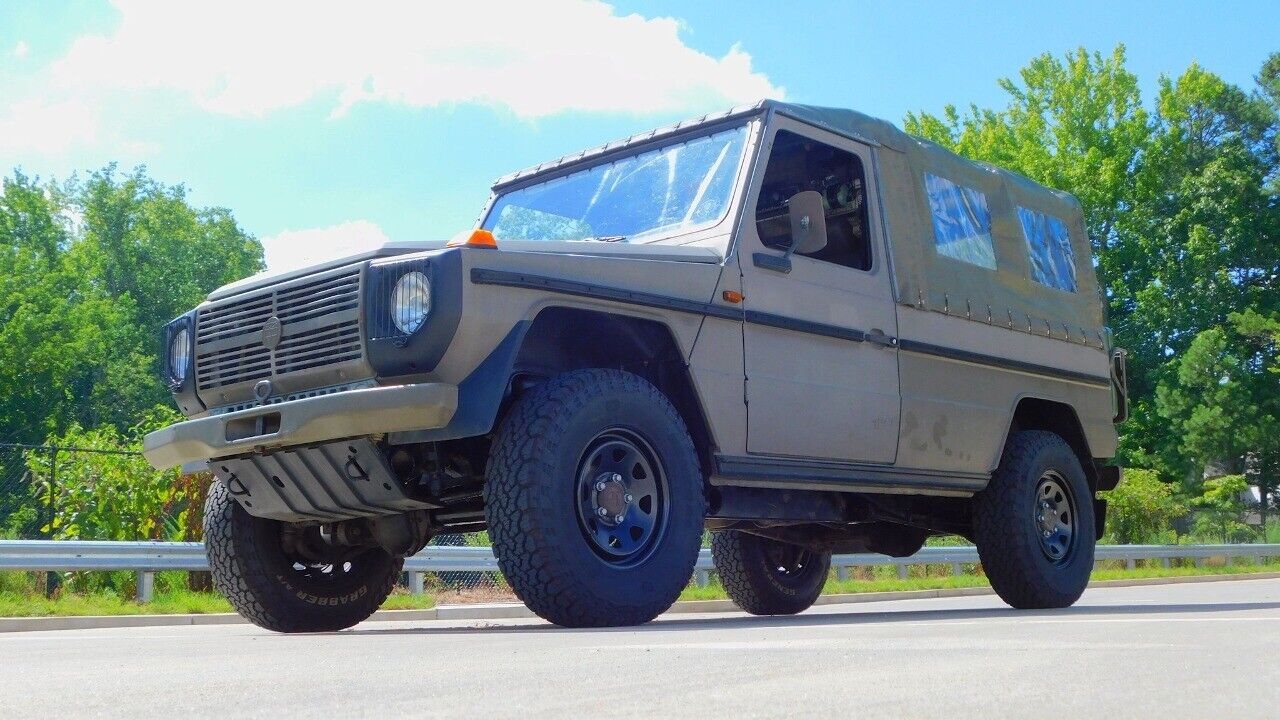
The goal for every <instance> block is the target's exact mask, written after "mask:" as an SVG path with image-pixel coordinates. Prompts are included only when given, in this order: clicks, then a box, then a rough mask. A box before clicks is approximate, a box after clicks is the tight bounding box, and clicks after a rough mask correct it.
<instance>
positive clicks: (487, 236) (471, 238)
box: [445, 230, 498, 250]
mask: <svg viewBox="0 0 1280 720" xmlns="http://www.w3.org/2000/svg"><path fill="white" fill-rule="evenodd" d="M445 247H473V248H493V249H494V250H497V249H498V241H497V240H496V239H495V238H494V237H493V233H491V232H489V231H488V230H472V231H471V234H470V235H467V236H466V237H463V236H462V235H458V236H457V237H455V238H454V239H452V240H450V241H449V242H447V243H445Z"/></svg>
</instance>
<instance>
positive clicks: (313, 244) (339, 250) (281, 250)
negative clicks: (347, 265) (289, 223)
mask: <svg viewBox="0 0 1280 720" xmlns="http://www.w3.org/2000/svg"><path fill="white" fill-rule="evenodd" d="M385 242H387V235H386V233H384V232H382V228H381V227H379V226H378V224H377V223H374V222H370V221H368V220H352V221H349V222H345V223H341V224H339V225H331V226H329V227H323V228H310V229H307V230H284V231H281V232H279V233H276V234H275V235H270V236H267V237H264V238H262V249H263V253H264V255H265V256H266V262H267V270H270V271H280V270H291V269H294V268H300V267H305V266H307V265H311V264H314V263H318V262H323V261H325V260H331V259H333V258H339V257H343V256H346V255H354V254H356V253H359V252H363V251H365V250H372V249H374V248H377V247H378V246H380V245H382V244H383V243H385Z"/></svg>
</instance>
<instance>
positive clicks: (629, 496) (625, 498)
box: [622, 494, 635, 503]
mask: <svg viewBox="0 0 1280 720" xmlns="http://www.w3.org/2000/svg"><path fill="white" fill-rule="evenodd" d="M632 500H635V498H633V497H631V495H629V494H628V495H623V496H622V501H623V502H625V503H630V502H631V501H632Z"/></svg>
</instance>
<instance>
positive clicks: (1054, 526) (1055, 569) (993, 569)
mask: <svg viewBox="0 0 1280 720" xmlns="http://www.w3.org/2000/svg"><path fill="white" fill-rule="evenodd" d="M973 531H974V539H975V541H976V543H977V546H978V557H979V558H981V559H982V566H983V569H984V570H985V572H986V574H987V578H988V579H989V580H990V581H991V587H993V588H995V591H996V594H998V595H999V596H1000V598H1001V599H1003V600H1004V601H1005V602H1006V603H1008V604H1009V605H1011V606H1013V607H1015V608H1019V609H1044V608H1062V607H1068V606H1070V605H1072V604H1073V603H1075V601H1076V600H1078V599H1079V598H1080V595H1081V594H1082V593H1083V592H1084V589H1085V587H1086V586H1087V585H1088V584H1089V574H1090V573H1091V572H1092V571H1093V551H1094V543H1095V537H1094V518H1093V493H1092V492H1090V490H1089V483H1088V481H1087V480H1086V479H1085V475H1084V470H1083V469H1082V468H1081V467H1080V461H1079V459H1078V458H1077V457H1076V454H1075V452H1073V451H1072V449H1071V446H1070V445H1068V444H1067V443H1066V441H1065V440H1063V439H1062V438H1061V437H1059V436H1058V435H1056V434H1054V433H1051V432H1045V431H1042V430H1026V431H1021V432H1016V433H1013V434H1012V435H1011V436H1010V437H1009V441H1008V443H1006V445H1005V450H1004V456H1003V457H1002V458H1001V460H1000V467H999V468H997V469H996V472H995V475H994V476H992V478H991V483H990V484H989V485H988V486H987V488H986V489H985V490H983V491H982V492H980V493H978V494H977V495H975V496H974V498H973Z"/></svg>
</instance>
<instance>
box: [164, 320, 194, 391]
mask: <svg viewBox="0 0 1280 720" xmlns="http://www.w3.org/2000/svg"><path fill="white" fill-rule="evenodd" d="M190 363H191V333H190V331H188V330H187V329H186V328H185V327H184V328H181V329H179V330H178V332H176V333H174V334H173V339H172V340H170V341H169V373H170V375H172V376H173V381H174V382H175V383H180V382H182V381H184V380H186V379H187V366H188V365H189V364H190Z"/></svg>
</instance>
